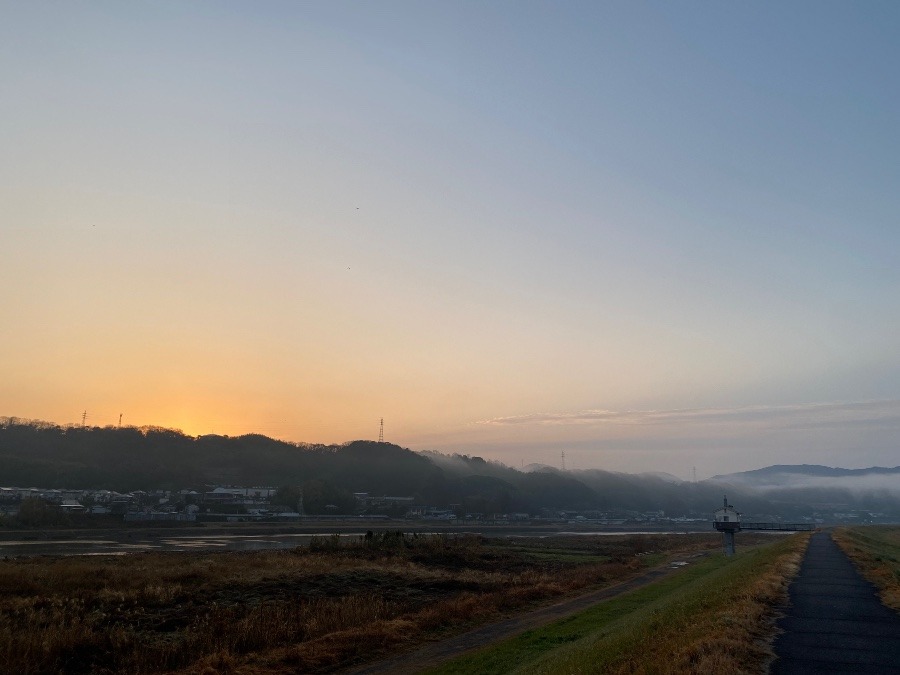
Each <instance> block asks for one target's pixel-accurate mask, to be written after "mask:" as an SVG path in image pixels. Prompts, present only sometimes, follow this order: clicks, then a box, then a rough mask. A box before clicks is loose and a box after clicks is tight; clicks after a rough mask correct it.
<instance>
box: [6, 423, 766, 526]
mask: <svg viewBox="0 0 900 675" xmlns="http://www.w3.org/2000/svg"><path fill="white" fill-rule="evenodd" d="M216 484H226V485H244V486H254V485H256V486H264V485H268V486H276V487H279V486H284V487H291V488H293V487H297V488H300V487H302V488H303V489H304V503H305V504H308V505H309V507H307V508H310V507H312V508H311V509H310V510H311V512H323V510H324V508H325V507H326V506H327V505H329V504H331V505H333V506H336V507H338V509H339V512H344V513H346V512H348V510H350V509H352V508H353V506H354V504H355V501H354V500H353V493H355V492H368V493H369V494H371V495H372V496H375V497H381V496H394V497H413V498H415V500H416V502H417V503H419V504H425V505H431V506H443V507H448V508H449V507H452V508H455V509H456V510H458V511H463V512H467V513H484V514H491V513H516V512H522V513H530V514H535V513H539V512H540V511H541V510H542V509H544V510H577V511H585V510H603V511H611V510H617V509H619V510H622V509H627V510H632V511H659V510H662V511H665V513H666V514H668V515H681V514H687V513H692V512H693V513H699V514H707V513H709V512H711V511H712V509H714V508H715V507H716V506H717V505H718V504H719V503H720V501H721V498H722V497H721V495H722V489H723V488H722V486H721V485H717V484H709V483H702V484H693V483H676V482H668V481H664V480H660V479H656V478H653V477H650V476H634V475H628V474H617V473H611V472H603V471H585V472H577V473H573V472H567V473H561V472H558V471H555V470H552V469H547V470H543V471H532V472H521V471H517V470H515V469H512V468H510V467H507V466H504V465H503V464H499V463H496V462H486V461H485V460H483V459H481V458H479V457H468V456H465V455H452V456H447V455H440V454H436V453H416V452H412V451H410V450H408V449H404V448H401V447H398V446H396V445H392V444H390V443H376V442H373V441H353V442H350V443H346V444H343V445H327V446H326V445H310V444H295V443H287V442H284V441H278V440H274V439H271V438H268V437H266V436H261V435H258V434H248V435H244V436H237V437H229V436H218V435H207V436H200V437H192V436H187V435H185V434H183V433H181V432H180V431H176V430H172V429H164V428H160V427H141V428H138V427H121V428H118V427H104V428H99V427H85V428H82V427H79V426H59V425H54V424H48V423H44V422H35V421H31V420H24V421H23V420H16V419H14V418H12V419H11V418H0V485H7V486H20V487H28V486H39V487H43V488H80V489H109V490H115V491H118V492H130V491H134V490H155V489H166V490H175V489H182V488H193V489H196V490H198V491H202V490H204V489H205V487H206V486H209V485H216ZM732 494H734V500H736V503H740V504H741V506H742V508H743V509H744V510H745V511H756V512H761V513H767V512H769V511H770V507H771V505H770V504H769V503H768V502H766V501H765V500H761V499H759V498H757V497H754V496H753V495H752V494H750V493H745V494H735V493H731V494H730V495H729V496H732ZM292 499H294V497H293V496H292V494H291V493H289V492H288V493H285V494H284V497H283V501H285V502H286V503H287V505H290V506H293V505H294V503H291V500H292Z"/></svg>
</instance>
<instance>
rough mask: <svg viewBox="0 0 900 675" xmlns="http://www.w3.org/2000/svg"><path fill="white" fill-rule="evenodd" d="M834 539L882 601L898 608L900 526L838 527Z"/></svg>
mask: <svg viewBox="0 0 900 675" xmlns="http://www.w3.org/2000/svg"><path fill="white" fill-rule="evenodd" d="M833 538H834V540H835V541H836V542H837V544H838V546H840V547H841V548H842V549H843V550H844V553H846V554H847V555H848V556H850V559H851V560H853V562H854V563H856V566H857V568H858V569H859V570H860V571H861V572H862V573H863V575H864V576H865V577H866V578H867V579H868V580H869V581H871V582H872V583H873V584H875V585H876V586H877V587H878V588H879V590H880V592H881V600H882V602H883V603H884V604H885V605H887V606H888V607H893V608H894V609H896V610H897V611H900V526H897V525H868V526H865V527H839V528H837V529H836V530H835V531H834V534H833Z"/></svg>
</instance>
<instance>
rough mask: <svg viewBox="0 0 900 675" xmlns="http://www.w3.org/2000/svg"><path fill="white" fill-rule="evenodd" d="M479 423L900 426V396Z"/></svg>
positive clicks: (524, 417)
mask: <svg viewBox="0 0 900 675" xmlns="http://www.w3.org/2000/svg"><path fill="white" fill-rule="evenodd" d="M476 424H480V425H485V426H496V427H510V426H527V425H535V426H547V425H557V426H571V425H590V426H595V427H604V426H659V425H676V426H681V425H696V424H702V425H719V424H722V425H735V424H737V425H742V424H750V425H754V426H763V427H780V428H791V429H813V428H828V427H843V426H854V425H860V424H878V425H879V426H881V427H884V426H890V427H894V426H900V401H898V400H886V401H857V402H843V403H812V404H796V405H785V406H745V407H736V408H689V409H676V410H627V411H612V410H581V411H574V412H560V413H534V414H529V415H518V416H514V417H498V418H494V419H489V420H480V421H478V422H477V423H476Z"/></svg>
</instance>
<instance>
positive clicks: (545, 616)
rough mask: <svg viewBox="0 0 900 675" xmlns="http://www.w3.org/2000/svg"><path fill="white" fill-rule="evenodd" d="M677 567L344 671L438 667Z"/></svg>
mask: <svg viewBox="0 0 900 675" xmlns="http://www.w3.org/2000/svg"><path fill="white" fill-rule="evenodd" d="M678 569H679V568H677V567H673V566H666V567H657V568H655V569H652V570H650V571H649V572H645V573H644V574H642V575H640V576H637V577H634V578H633V579H629V580H628V581H625V582H622V583H620V584H616V585H615V586H608V587H606V588H602V589H600V590H596V591H592V592H590V593H586V594H584V595H579V596H577V597H574V598H569V599H567V600H564V601H562V602H559V603H557V604H555V605H550V606H548V607H542V608H540V609H536V610H534V611H531V612H528V613H526V614H521V615H519V616H516V617H513V618H511V619H506V620H505V621H500V622H498V623H492V624H488V625H486V626H481V627H479V628H475V629H473V630H470V631H468V632H466V633H462V634H461V635H456V636H454V637H451V638H447V639H446V640H441V641H439V642H432V643H429V644H426V645H424V646H420V647H418V648H417V649H415V650H413V651H411V652H407V653H405V654H401V655H399V656H395V657H393V658H390V659H386V660H384V661H379V662H377V663H370V664H367V665H365V666H362V667H356V668H354V669H350V670H348V671H345V672H347V673H349V674H351V675H374V674H375V673H392V674H397V675H407V674H411V673H419V672H421V671H423V670H426V669H427V668H432V667H434V666H437V665H439V664H441V663H443V662H444V661H447V660H449V659H452V658H456V657H457V656H460V655H461V654H464V653H465V652H468V651H470V650H473V649H477V648H479V647H484V646H486V645H488V644H490V643H492V642H498V641H500V640H504V639H506V638H509V637H513V636H514V635H518V634H519V633H523V632H525V631H526V630H531V629H533V628H537V627H539V626H543V625H545V624H548V623H551V622H552V621H556V620H558V619H564V618H565V617H567V616H569V615H571V614H575V613H576V612H580V611H582V610H584V609H587V608H588V607H590V606H592V605H595V604H597V603H598V602H602V601H604V600H609V599H610V598H614V597H616V596H619V595H622V594H623V593H628V592H629V591H633V590H635V589H636V588H640V587H641V586H646V585H647V584H649V583H651V582H653V581H656V580H657V579H661V578H662V577H665V576H668V575H669V574H672V573H673V572H675V571H677V570H678Z"/></svg>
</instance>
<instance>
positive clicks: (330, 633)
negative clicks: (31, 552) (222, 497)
mask: <svg viewBox="0 0 900 675" xmlns="http://www.w3.org/2000/svg"><path fill="white" fill-rule="evenodd" d="M718 548H719V539H718V537H717V536H716V535H714V534H710V535H668V536H667V535H641V536H630V537H567V538H552V539H551V538H546V539H544V538H534V539H514V540H482V539H481V538H478V537H474V536H458V537H453V536H414V535H402V534H400V533H399V532H382V533H374V534H371V535H367V536H366V537H363V538H360V539H358V540H355V541H349V542H348V541H347V540H346V539H344V540H341V539H339V538H337V537H333V538H320V539H314V540H313V541H312V543H311V544H310V546H308V547H303V548H298V549H293V550H286V551H259V552H247V553H203V554H201V553H196V554H195V553H144V554H131V555H125V556H96V557H35V558H19V559H9V560H5V561H2V562H0V672H3V673H19V674H27V673H57V672H59V673H63V672H64V673H121V672H130V673H157V672H185V673H187V672H205V673H217V672H223V673H224V672H229V673H295V672H336V671H339V670H341V669H344V668H348V667H351V666H353V665H356V664H360V663H364V662H368V661H375V660H378V659H380V658H384V657H386V656H389V655H392V654H395V653H396V652H397V651H399V650H402V649H404V648H407V647H410V646H413V645H415V644H416V643H418V642H421V641H423V640H426V639H435V638H439V637H441V636H445V635H451V634H453V633H456V632H460V631H462V630H464V629H466V628H470V627H472V626H474V625H477V624H479V623H485V622H489V621H492V620H498V619H500V618H502V617H504V616H508V615H509V614H511V613H515V612H516V611H520V610H522V609H525V608H529V607H533V606H536V605H538V604H540V603H542V602H549V601H552V600H558V599H559V598H560V597H562V596H565V595H569V594H575V593H578V592H579V591H582V590H584V589H588V588H597V587H602V586H604V585H609V584H613V583H617V582H619V581H622V580H624V579H627V578H629V577H631V576H634V575H636V574H639V573H640V572H641V571H643V570H646V569H647V568H648V567H650V566H653V565H656V564H659V563H660V562H663V561H664V560H665V559H666V558H667V557H670V556H673V555H687V554H688V553H695V552H697V551H709V550H717V549H718Z"/></svg>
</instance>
